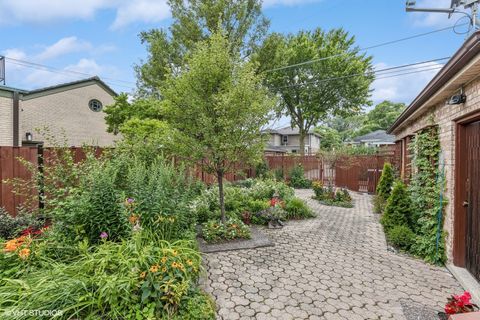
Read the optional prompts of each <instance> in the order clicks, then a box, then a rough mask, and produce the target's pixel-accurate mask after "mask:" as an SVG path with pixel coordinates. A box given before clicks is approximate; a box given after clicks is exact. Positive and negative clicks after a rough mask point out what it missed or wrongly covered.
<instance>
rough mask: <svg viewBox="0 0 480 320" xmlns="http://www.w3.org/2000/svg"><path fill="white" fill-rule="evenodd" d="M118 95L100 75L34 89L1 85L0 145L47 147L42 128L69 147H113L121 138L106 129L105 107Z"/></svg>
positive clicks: (47, 143)
mask: <svg viewBox="0 0 480 320" xmlns="http://www.w3.org/2000/svg"><path fill="white" fill-rule="evenodd" d="M116 95H117V94H116V93H115V92H114V91H113V90H112V89H111V88H110V87H109V86H108V85H106V84H105V83H104V82H103V81H101V80H100V79H99V78H98V77H93V78H89V79H84V80H80V81H75V82H70V83H64V84H60V85H56V86H52V87H47V88H43V89H38V90H31V91H27V90H20V89H15V88H10V87H5V86H0V146H22V145H35V144H39V143H43V144H45V145H46V146H48V145H49V142H48V141H45V140H46V139H45V137H44V136H43V135H42V134H41V133H37V131H36V129H42V128H48V131H49V132H48V133H49V134H50V135H52V136H53V137H55V138H56V139H58V140H59V141H61V142H63V140H65V138H66V143H67V144H68V146H82V145H83V144H88V145H94V146H110V145H112V144H113V143H114V140H115V139H118V137H115V136H114V135H113V134H110V133H108V132H107V126H106V123H105V119H104V118H105V114H104V113H103V112H102V108H103V107H104V106H106V105H109V104H112V103H113V102H114V97H115V96H116Z"/></svg>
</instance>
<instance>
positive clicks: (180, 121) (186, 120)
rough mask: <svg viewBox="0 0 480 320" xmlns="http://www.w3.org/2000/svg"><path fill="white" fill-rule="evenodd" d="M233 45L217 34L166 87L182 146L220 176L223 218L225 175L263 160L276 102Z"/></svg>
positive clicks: (170, 113)
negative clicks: (234, 52)
mask: <svg viewBox="0 0 480 320" xmlns="http://www.w3.org/2000/svg"><path fill="white" fill-rule="evenodd" d="M230 46H231V44H230V43H229V42H228V40H227V39H226V38H225V37H224V36H223V35H222V34H221V33H217V34H214V35H213V36H212V37H211V38H210V39H209V40H208V41H205V42H202V43H201V44H199V46H198V47H197V49H196V50H195V51H194V52H193V53H192V55H190V56H189V57H188V58H187V60H186V62H187V65H188V68H187V71H185V72H183V73H180V74H175V73H171V74H169V75H168V77H167V80H166V81H165V85H164V86H163V87H162V94H163V96H164V98H165V103H166V104H167V105H168V108H167V109H168V111H167V119H168V121H169V123H170V124H171V125H172V126H173V127H174V128H175V129H177V130H178V131H179V132H181V137H180V138H179V139H178V144H177V145H178V146H179V150H177V151H178V152H179V153H180V154H182V152H183V155H184V156H185V157H186V158H188V159H190V160H192V161H195V162H198V163H201V166H202V167H203V168H204V169H205V170H206V171H207V172H210V173H215V174H216V176H217V180H218V183H219V200H220V201H219V202H220V211H221V213H222V219H224V218H225V216H224V211H225V209H224V204H223V177H224V175H225V173H227V172H231V171H234V164H235V163H243V164H245V165H247V164H254V163H257V162H258V161H260V160H261V155H262V153H263V147H264V137H263V135H262V134H261V132H260V130H261V128H262V126H264V125H265V124H266V123H267V122H268V119H269V116H268V114H269V112H270V110H271V109H272V107H273V105H274V100H273V99H271V98H270V97H269V93H268V90H267V89H266V88H265V87H263V86H262V79H261V78H260V77H259V76H257V75H256V74H255V68H254V65H253V63H251V62H244V61H242V60H241V59H240V57H239V56H238V55H233V56H232V55H231V53H230V52H229V47H230ZM202 160H203V161H202Z"/></svg>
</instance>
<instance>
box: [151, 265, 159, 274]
mask: <svg viewBox="0 0 480 320" xmlns="http://www.w3.org/2000/svg"><path fill="white" fill-rule="evenodd" d="M157 271H158V265H154V266H151V267H150V272H157Z"/></svg>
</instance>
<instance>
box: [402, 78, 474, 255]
mask: <svg viewBox="0 0 480 320" xmlns="http://www.w3.org/2000/svg"><path fill="white" fill-rule="evenodd" d="M465 94H466V96H467V101H466V102H465V104H460V105H447V104H446V103H442V104H438V105H436V106H434V107H431V108H429V109H428V110H427V111H426V112H424V113H423V114H421V115H420V116H419V117H417V118H416V119H415V121H414V122H410V123H409V124H408V125H406V126H405V127H403V126H402V128H400V129H397V130H395V134H396V137H397V139H402V138H404V137H406V136H408V135H412V134H414V133H415V132H416V131H418V130H420V129H422V128H424V127H426V126H428V125H430V124H431V122H430V119H431V117H432V116H433V119H434V122H435V123H436V124H438V126H439V134H440V145H441V147H442V151H443V156H444V160H445V175H446V179H447V185H446V197H447V198H448V205H447V206H446V208H445V213H446V215H445V224H444V229H445V231H447V233H448V235H447V240H446V244H447V257H448V258H449V260H451V259H452V258H453V252H452V249H453V232H454V229H453V227H454V224H453V219H454V194H455V171H454V166H455V121H454V119H458V118H460V117H462V116H464V115H467V114H469V113H471V112H473V111H476V110H480V80H476V81H474V82H472V83H470V84H469V85H468V86H467V87H466V88H465ZM409 121H411V120H409Z"/></svg>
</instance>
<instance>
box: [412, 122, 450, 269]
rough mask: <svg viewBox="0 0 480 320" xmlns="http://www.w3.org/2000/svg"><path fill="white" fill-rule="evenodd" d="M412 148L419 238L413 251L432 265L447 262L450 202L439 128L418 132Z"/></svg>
mask: <svg viewBox="0 0 480 320" xmlns="http://www.w3.org/2000/svg"><path fill="white" fill-rule="evenodd" d="M410 148H411V151H412V154H413V155H414V157H413V160H412V169H413V170H412V179H411V183H410V186H409V191H410V195H411V201H412V206H413V212H414V217H413V221H414V230H413V231H414V232H415V234H416V235H417V236H416V240H415V243H414V244H413V246H412V248H411V251H412V253H413V254H415V255H418V256H420V257H422V258H424V259H425V260H426V261H428V262H431V263H444V262H445V260H446V255H445V232H444V231H443V220H444V208H445V205H446V199H445V197H443V193H444V191H445V178H444V168H443V163H442V161H441V147H440V139H439V134H438V127H437V126H435V125H434V126H431V127H429V128H427V129H424V130H422V131H421V132H419V133H417V134H416V136H415V138H414V140H413V143H412V144H411V145H410Z"/></svg>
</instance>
